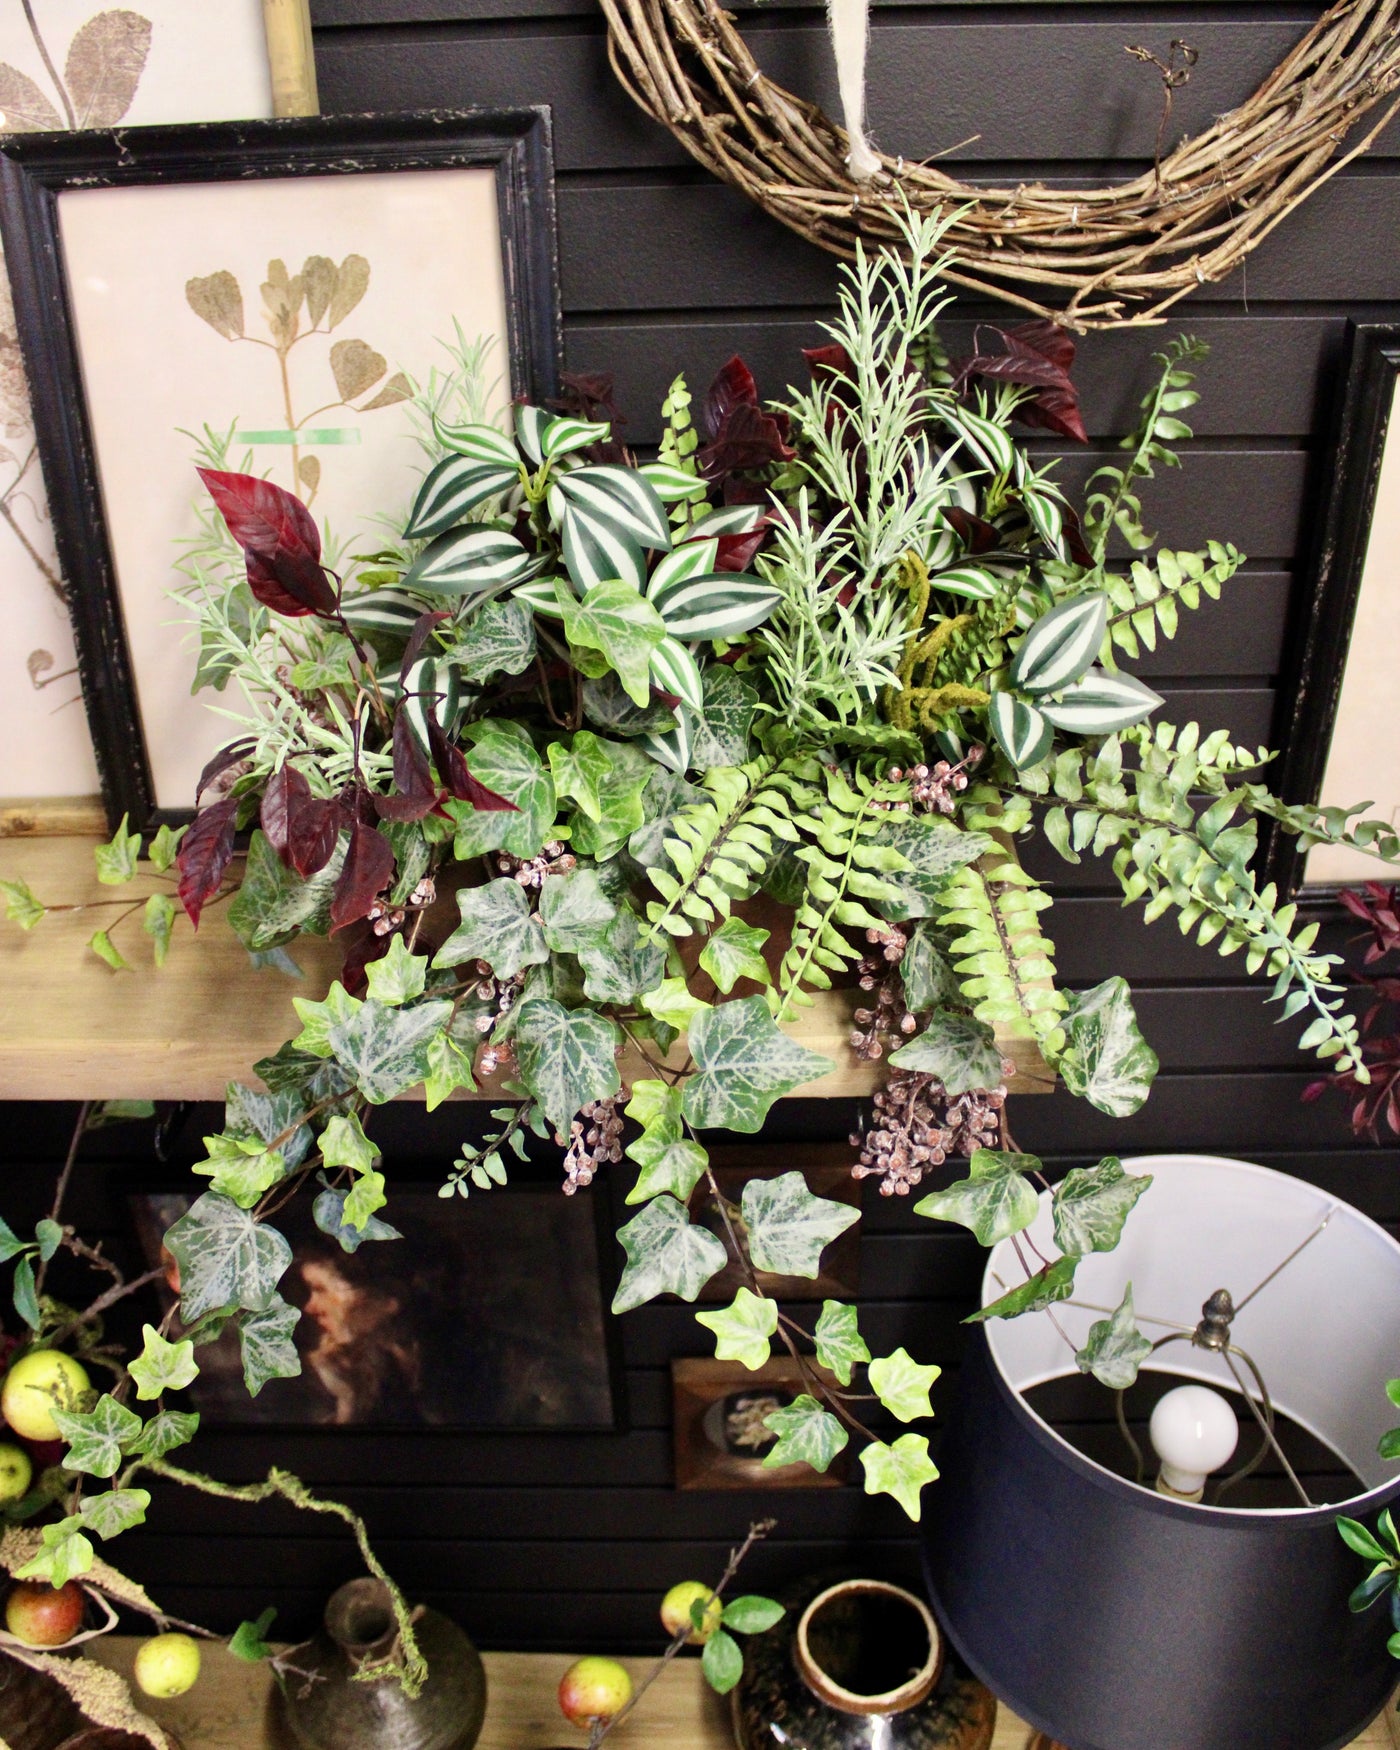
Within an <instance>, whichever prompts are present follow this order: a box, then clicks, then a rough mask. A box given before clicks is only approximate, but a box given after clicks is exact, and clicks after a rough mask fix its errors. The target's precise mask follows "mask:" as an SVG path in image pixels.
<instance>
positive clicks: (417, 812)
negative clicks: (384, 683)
mask: <svg viewBox="0 0 1400 1750" xmlns="http://www.w3.org/2000/svg"><path fill="white" fill-rule="evenodd" d="M392 745H393V750H394V794H393V795H392V796H376V797H375V799H374V807H375V811H376V813H377V814H378V815H379V817H380V819H381V820H422V818H423V816H424V815H425V814H428V813H429V812H431V810H432V809H433V808H434V806H435V805H436V803H437V799H438V788H437V785H436V784H435V783H434V782H433V773H432V768H431V767H430V766H429V764H428V761H427V757H426V755H425V754H424V752H423V750H422V748H421V747H419V745H418V741H417V738H416V737H415V735H414V733H413V731H412V729H410V728H409V723H408V718H407V717H406V716H405V714H404V713H403V712H402V711H400V712H399V714H398V716H397V717H395V719H394V734H393V743H392Z"/></svg>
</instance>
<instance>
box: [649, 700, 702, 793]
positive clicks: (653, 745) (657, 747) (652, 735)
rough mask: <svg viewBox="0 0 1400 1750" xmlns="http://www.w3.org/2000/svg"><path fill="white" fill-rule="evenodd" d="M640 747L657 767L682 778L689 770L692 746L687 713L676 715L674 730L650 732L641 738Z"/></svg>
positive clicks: (682, 712) (681, 712)
mask: <svg viewBox="0 0 1400 1750" xmlns="http://www.w3.org/2000/svg"><path fill="white" fill-rule="evenodd" d="M641 742H642V746H643V747H644V748H645V749H646V750H647V752H648V753H649V754H650V755H651V757H652V758H653V759H654V760H655V761H656V762H657V764H658V765H662V766H665V768H666V770H667V771H668V772H675V773H676V775H677V776H678V777H681V778H683V777H684V776H685V775H686V773H687V772H688V771H689V770H690V751H691V745H692V736H691V720H690V713H689V712H688V711H684V710H682V711H678V712H677V713H676V726H675V728H674V729H661V730H651V731H649V732H648V733H647V734H646V735H644V736H642V738H641Z"/></svg>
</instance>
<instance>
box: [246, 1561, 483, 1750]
mask: <svg viewBox="0 0 1400 1750" xmlns="http://www.w3.org/2000/svg"><path fill="white" fill-rule="evenodd" d="M414 1628H415V1631H416V1633H417V1636H418V1644H419V1646H420V1647H421V1648H422V1649H423V1656H424V1658H425V1659H426V1660H427V1661H428V1681H427V1682H426V1683H425V1684H424V1686H423V1690H422V1693H421V1694H420V1695H418V1696H417V1697H416V1698H415V1699H414V1700H412V1701H410V1700H409V1698H408V1697H407V1696H406V1695H405V1694H404V1692H403V1690H402V1689H401V1688H400V1687H399V1685H398V1684H397V1683H396V1682H395V1681H394V1680H393V1678H391V1677H383V1678H379V1679H376V1680H374V1681H372V1682H360V1681H358V1680H357V1679H356V1677H355V1672H356V1671H357V1670H359V1669H360V1668H361V1667H363V1666H364V1665H366V1664H373V1663H374V1662H375V1661H377V1660H380V1659H383V1658H385V1657H386V1656H387V1655H388V1653H389V1651H390V1649H391V1647H392V1646H393V1644H394V1636H395V1633H396V1630H395V1626H394V1616H393V1611H392V1610H391V1608H390V1604H389V1593H388V1589H387V1588H386V1587H385V1586H383V1585H382V1584H381V1583H380V1582H379V1581H378V1580H373V1579H370V1578H369V1577H368V1576H366V1577H365V1578H364V1579H360V1580H351V1581H349V1582H348V1583H347V1584H346V1585H344V1586H342V1587H341V1588H340V1590H339V1591H338V1592H333V1593H332V1594H331V1597H330V1601H329V1603H328V1604H327V1605H326V1617H325V1627H324V1628H323V1629H322V1630H321V1632H320V1633H319V1634H317V1635H316V1636H315V1638H314V1639H313V1640H311V1641H309V1642H308V1643H307V1645H306V1646H305V1647H298V1648H297V1650H296V1652H295V1654H294V1655H293V1658H292V1663H293V1664H294V1665H295V1666H296V1667H297V1670H296V1672H291V1673H289V1674H288V1676H287V1677H286V1679H285V1680H284V1682H283V1685H282V1687H281V1690H280V1699H279V1702H278V1711H279V1712H280V1714H281V1717H282V1720H283V1722H284V1723H285V1725H286V1727H287V1728H288V1729H289V1731H290V1734H291V1737H292V1740H293V1741H294V1743H296V1744H298V1745H300V1746H301V1747H302V1750H471V1746H472V1745H473V1744H475V1743H476V1741H477V1738H478V1737H479V1736H480V1733H481V1722H482V1720H483V1719H484V1718H485V1715H486V1672H485V1670H484V1669H483V1668H482V1664H481V1657H480V1655H479V1654H478V1652H477V1650H476V1648H475V1647H474V1646H473V1645H472V1643H471V1642H470V1641H469V1640H468V1639H467V1637H466V1635H465V1634H464V1633H463V1631H462V1630H461V1629H460V1628H458V1626H457V1624H456V1623H455V1622H452V1621H450V1620H449V1619H448V1618H447V1617H445V1616H443V1615H442V1614H441V1613H440V1612H438V1611H436V1610H420V1611H419V1612H418V1613H417V1616H416V1619H415V1622H414ZM298 1672H302V1673H306V1674H307V1675H306V1676H300V1675H298V1674H297V1673H298ZM308 1678H309V1679H310V1680H309V1681H308Z"/></svg>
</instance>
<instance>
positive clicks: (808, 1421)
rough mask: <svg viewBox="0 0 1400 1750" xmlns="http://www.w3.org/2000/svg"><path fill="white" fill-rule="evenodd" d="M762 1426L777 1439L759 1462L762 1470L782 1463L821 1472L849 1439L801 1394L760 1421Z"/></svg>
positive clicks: (830, 1417)
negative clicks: (761, 1461)
mask: <svg viewBox="0 0 1400 1750" xmlns="http://www.w3.org/2000/svg"><path fill="white" fill-rule="evenodd" d="M763 1426H764V1427H765V1428H769V1429H771V1430H772V1431H773V1433H774V1434H776V1435H777V1436H778V1444H777V1445H776V1446H775V1447H773V1449H772V1451H771V1452H769V1453H767V1454H766V1455H765V1457H764V1460H763V1468H764V1469H765V1470H778V1469H779V1468H780V1467H781V1466H783V1465H785V1464H808V1465H811V1467H812V1469H813V1470H819V1471H824V1470H826V1469H827V1467H828V1466H829V1465H830V1463H831V1461H832V1459H833V1458H835V1457H836V1455H837V1453H838V1452H840V1451H842V1450H843V1449H844V1447H845V1446H846V1444H847V1442H848V1441H849V1440H850V1435H849V1434H847V1432H846V1430H845V1429H844V1428H843V1427H842V1426H841V1424H840V1422H839V1421H838V1420H837V1418H836V1417H835V1416H833V1415H832V1413H831V1411H830V1410H824V1409H823V1408H822V1406H821V1405H820V1404H819V1403H818V1402H817V1400H816V1399H815V1398H814V1397H811V1396H810V1395H809V1394H808V1393H807V1392H802V1393H801V1394H800V1395H799V1396H797V1397H795V1398H794V1399H793V1400H792V1402H791V1403H790V1404H788V1405H787V1406H786V1407H785V1408H784V1409H781V1410H774V1411H773V1412H772V1414H771V1415H768V1416H765V1417H764V1418H763Z"/></svg>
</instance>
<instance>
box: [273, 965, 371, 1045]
mask: <svg viewBox="0 0 1400 1750" xmlns="http://www.w3.org/2000/svg"><path fill="white" fill-rule="evenodd" d="M363 1006H364V1005H363V1001H362V999H361V998H359V997H352V996H351V995H349V993H348V992H347V991H346V989H345V986H344V985H343V984H342V983H341V982H340V980H339V979H336V981H335V983H334V984H333V985H332V986H331V988H330V989H329V990H328V991H327V992H326V996H325V1001H324V1002H319V1003H313V1002H310V1001H309V1000H308V999H307V998H306V997H293V998H292V1007H293V1008H294V1009H295V1010H296V1012H297V1014H298V1015H299V1016H300V1017H301V1032H300V1033H298V1034H297V1036H296V1038H295V1039H293V1040H292V1041H291V1042H290V1043H291V1046H292V1049H293V1050H294V1051H305V1052H307V1053H309V1054H310V1055H311V1056H312V1057H331V1056H333V1055H334V1053H333V1052H332V1050H331V1029H332V1028H333V1027H339V1026H341V1025H343V1023H344V1022H346V1021H349V1020H351V1019H352V1018H353V1017H354V1016H355V1015H358V1014H359V1012H360V1010H361V1008H362V1007H363Z"/></svg>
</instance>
